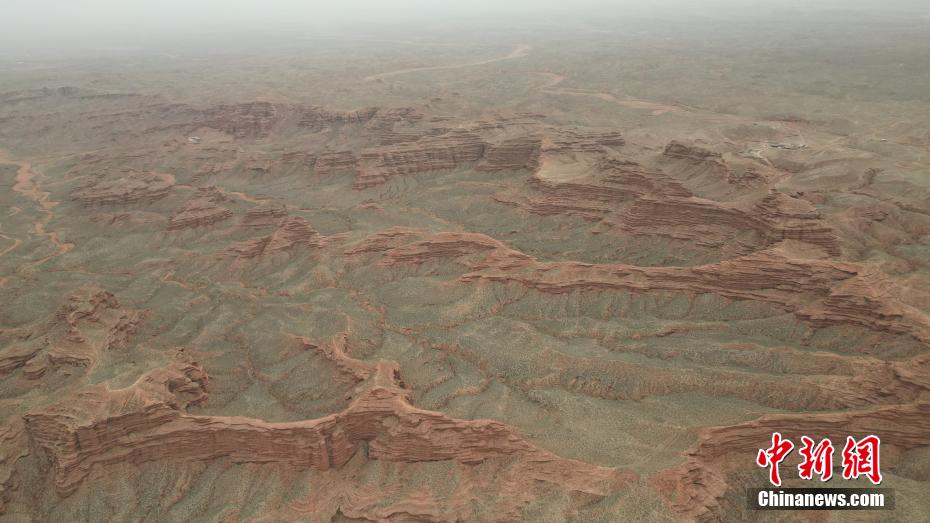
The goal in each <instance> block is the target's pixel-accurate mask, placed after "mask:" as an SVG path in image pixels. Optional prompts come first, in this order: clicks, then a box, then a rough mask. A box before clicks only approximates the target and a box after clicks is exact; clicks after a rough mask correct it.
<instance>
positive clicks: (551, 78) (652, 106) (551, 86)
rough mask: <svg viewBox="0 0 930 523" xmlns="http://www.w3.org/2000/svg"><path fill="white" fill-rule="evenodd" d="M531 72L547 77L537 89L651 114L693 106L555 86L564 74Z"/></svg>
mask: <svg viewBox="0 0 930 523" xmlns="http://www.w3.org/2000/svg"><path fill="white" fill-rule="evenodd" d="M533 74H535V75H538V76H542V77H543V78H547V79H548V81H547V82H546V83H545V84H543V85H542V86H540V88H539V90H540V91H542V92H544V93H548V94H555V95H570V96H590V97H593V98H598V99H600V100H603V101H605V102H611V103H615V104H618V105H622V106H624V107H629V108H630V109H647V110H650V111H652V114H653V115H660V114H665V113H673V112H681V111H691V110H693V108H691V107H687V106H685V105H680V104H674V105H673V104H663V103H659V102H652V101H649V100H640V99H637V98H618V97H616V96H614V95H612V94H610V93H603V92H598V91H588V90H586V89H573V88H567V87H559V88H556V86H557V85H559V84H560V83H562V82H563V81H564V80H565V76H563V75H560V74H557V73H550V72H534V73H533Z"/></svg>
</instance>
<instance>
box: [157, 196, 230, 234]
mask: <svg viewBox="0 0 930 523" xmlns="http://www.w3.org/2000/svg"><path fill="white" fill-rule="evenodd" d="M226 201H229V199H228V198H226V196H224V195H223V194H222V193H221V192H220V191H219V190H217V189H216V188H215V187H204V188H200V189H197V192H196V193H195V194H194V196H193V197H191V199H190V200H188V201H187V203H186V204H184V207H183V208H182V209H181V210H179V211H178V212H177V213H175V215H174V216H172V217H171V219H170V220H169V221H168V230H169V231H178V230H182V229H192V228H197V227H207V226H210V225H214V224H217V223H220V222H222V221H225V220H228V219H230V218H232V216H233V213H232V211H230V210H229V209H227V208H225V207H222V206H220V205H219V204H221V203H223V202H226Z"/></svg>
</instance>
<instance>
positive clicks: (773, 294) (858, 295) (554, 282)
mask: <svg viewBox="0 0 930 523" xmlns="http://www.w3.org/2000/svg"><path fill="white" fill-rule="evenodd" d="M785 247H786V246H784V245H777V246H776V247H775V248H773V249H770V250H766V251H759V252H756V253H753V254H750V255H746V256H743V257H740V258H736V259H733V260H727V261H724V262H720V263H716V264H710V265H703V266H697V267H637V266H631V265H622V264H591V263H579V262H539V261H536V260H535V259H533V258H532V257H530V256H527V255H525V254H523V253H520V252H518V251H515V250H514V249H511V248H509V247H507V246H506V245H504V244H503V243H501V242H500V241H498V240H495V239H493V238H491V237H488V236H486V235H483V234H474V233H439V234H436V235H433V236H430V237H428V238H425V239H423V240H420V241H416V242H413V243H410V244H407V245H402V246H399V247H395V248H392V249H389V250H388V251H387V252H386V253H385V255H384V258H383V259H382V261H381V262H380V263H381V264H382V265H393V264H422V263H427V262H430V261H436V260H441V259H449V258H454V259H459V260H462V261H464V262H465V263H466V265H467V266H468V267H469V268H470V269H471V270H472V271H471V272H467V273H465V274H463V275H462V277H461V279H462V281H465V282H475V281H481V280H485V281H496V282H517V283H520V284H522V285H526V286H528V287H532V288H534V289H537V290H540V291H543V292H547V293H570V292H575V291H583V292H584V291H586V292H590V291H603V290H609V289H622V290H625V291H630V292H638V293H645V292H650V291H656V290H661V291H672V292H683V293H690V294H701V293H711V294H716V295H719V296H723V297H726V298H731V299H738V300H753V301H759V302H764V303H769V304H773V305H777V306H780V307H784V308H785V309H786V310H788V311H792V312H794V313H796V314H797V315H798V317H800V318H803V319H808V320H811V321H812V322H814V323H817V324H819V325H830V324H837V323H840V324H842V323H851V324H856V325H860V326H863V327H866V328H869V329H873V330H878V331H889V332H895V333H907V334H909V335H911V336H914V337H915V338H917V339H919V340H922V341H925V342H926V341H930V323H928V322H927V321H926V319H925V318H924V317H923V316H922V315H920V314H918V313H916V311H915V312H914V313H911V314H906V311H908V310H909V309H910V308H909V307H908V306H907V305H905V304H902V303H899V302H897V301H896V300H895V299H894V298H893V297H891V296H888V295H881V294H879V293H877V292H875V291H874V289H873V288H870V286H869V285H868V284H866V283H864V282H866V281H868V280H869V279H871V278H875V277H876V276H875V275H874V274H873V273H870V272H869V271H868V270H867V269H865V268H863V267H862V266H858V265H856V264H852V263H843V262H833V261H826V260H797V259H792V258H790V257H788V256H786V255H785V254H784V248H785ZM811 299H814V300H816V301H814V302H811V301H810V300H811ZM826 311H830V312H826Z"/></svg>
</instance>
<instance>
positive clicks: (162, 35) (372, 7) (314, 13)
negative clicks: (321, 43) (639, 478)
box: [0, 0, 930, 54]
mask: <svg viewBox="0 0 930 523" xmlns="http://www.w3.org/2000/svg"><path fill="white" fill-rule="evenodd" d="M2 4H3V5H2V8H3V19H4V21H5V23H4V27H3V31H2V33H0V45H2V46H3V47H4V48H5V53H7V54H9V53H14V52H23V51H25V52H29V51H32V52H35V51H37V50H40V49H41V50H47V51H58V52H67V53H71V54H73V53H80V52H82V51H92V50H100V49H109V50H114V49H120V50H126V51H132V50H135V51H158V50H161V49H165V48H177V47H184V46H202V47H215V46H223V45H230V44H232V45H238V44H243V45H254V44H256V43H259V44H260V43H266V44H267V43H274V42H278V41H282V40H287V39H294V38H301V37H303V38H306V37H314V36H323V35H326V36H331V35H334V34H337V35H341V36H345V37H353V36H354V37H365V36H371V35H395V36H396V35H404V36H406V37H416V36H418V35H431V34H434V33H437V32H442V31H449V30H474V29H476V28H483V29H494V30H497V31H506V30H508V29H517V30H519V29H521V28H522V29H524V30H527V29H530V28H534V29H537V30H539V29H540V28H541V27H548V26H558V27H561V28H563V29H565V30H571V29H573V28H574V29H577V28H590V27H591V26H596V27H600V28H601V29H604V30H611V29H623V30H626V29H634V28H642V24H643V23H644V22H648V23H655V24H658V25H659V26H661V25H662V24H669V23H672V24H679V23H684V25H683V26H682V27H684V28H686V29H689V30H695V31H699V30H700V26H701V25H702V24H707V23H708V22H709V21H712V20H716V21H718V22H720V21H721V20H730V19H732V20H741V21H744V22H746V21H748V22H750V23H752V21H757V22H758V21H762V20H765V19H768V18H772V17H775V18H780V17H790V18H794V19H796V20H797V21H798V22H799V23H803V22H804V20H805V18H806V17H810V16H811V15H815V16H816V15H817V14H818V13H823V12H836V11H839V12H846V13H856V12H858V13H862V14H866V13H868V14H870V15H873V16H882V15H887V14H902V13H913V14H916V15H918V16H919V15H921V14H923V13H924V12H926V13H930V9H928V8H927V7H926V5H925V3H924V2H921V1H920V0H895V1H890V2H887V1H886V2H880V1H877V0H858V1H852V2H849V1H840V0H818V1H813V2H811V1H805V0H768V1H764V0H749V1H737V0H717V1H710V2H691V1H686V0H659V1H653V2H641V1H632V0H626V1H607V0H579V1H575V2H569V3H566V2H560V1H556V0H542V1H540V0H535V1H534V0H503V1H492V0H475V1H470V2H434V1H428V0H391V1H376V0H346V1H334V0H324V1H313V2H304V1H298V0H276V1H267V2H262V1H258V0H231V1H219V0H204V1H198V2H187V1H182V0H165V1H160V2H142V1H138V0H130V1H119V0H83V1H74V2H59V1H55V0H37V1H21V0H12V1H11V0H7V1H5V2H3V3H2ZM823 23H827V22H826V20H824V21H823ZM679 29H680V28H679ZM3 53H4V50H3V49H0V54H3Z"/></svg>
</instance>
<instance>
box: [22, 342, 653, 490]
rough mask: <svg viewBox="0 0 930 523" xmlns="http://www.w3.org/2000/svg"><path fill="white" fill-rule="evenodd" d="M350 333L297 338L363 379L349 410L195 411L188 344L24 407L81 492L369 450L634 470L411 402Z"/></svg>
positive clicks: (386, 366) (545, 470) (543, 472)
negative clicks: (145, 367)
mask: <svg viewBox="0 0 930 523" xmlns="http://www.w3.org/2000/svg"><path fill="white" fill-rule="evenodd" d="M346 339H347V336H346V335H345V334H343V335H340V336H337V337H336V338H334V339H331V340H328V341H326V342H323V343H313V342H311V341H310V340H308V339H306V338H298V340H299V341H300V342H301V343H302V344H303V345H304V347H306V349H307V350H315V351H319V353H320V354H321V355H322V356H323V357H325V358H327V359H329V360H331V361H333V362H334V363H335V364H336V365H337V366H338V367H339V368H340V369H342V371H344V372H345V373H347V374H348V375H349V376H351V378H352V380H353V381H355V382H356V383H357V386H356V389H355V391H354V392H353V399H352V401H351V403H350V404H349V406H348V408H346V409H345V410H343V411H342V412H339V413H336V414H333V415H330V416H326V417H323V418H319V419H312V420H306V421H300V422H288V423H269V422H266V421H263V420H260V419H254V418H245V417H223V416H197V415H192V414H189V413H187V412H186V410H187V409H188V408H189V407H191V406H195V405H198V404H201V403H203V402H204V401H206V399H207V397H208V396H207V390H208V383H209V378H208V376H207V374H206V372H205V371H204V369H203V368H202V367H201V366H200V365H198V364H197V363H196V362H194V361H191V359H190V357H188V356H186V355H185V354H184V353H183V352H179V353H177V354H176V355H175V356H174V361H173V362H172V363H171V364H170V365H169V366H168V367H166V368H164V369H160V370H156V371H153V372H150V373H148V374H146V375H144V376H142V377H141V378H139V379H138V380H137V381H136V382H135V383H134V384H132V385H131V386H129V387H126V388H123V389H116V390H111V389H110V388H109V387H108V386H107V385H106V384H101V385H95V386H88V387H86V388H84V389H82V390H80V391H78V392H76V393H75V394H73V395H72V396H70V397H68V398H67V399H65V400H63V401H61V402H59V403H57V404H54V405H51V406H48V407H45V408H42V409H39V410H36V411H33V412H29V413H28V414H27V415H26V416H25V420H26V430H27V432H28V434H29V436H30V437H31V438H32V440H33V441H34V442H35V443H36V444H37V445H38V446H39V447H41V448H43V449H44V450H45V451H47V452H48V453H49V455H50V456H51V457H52V460H53V462H54V464H55V484H56V486H57V488H58V490H59V492H60V493H61V494H62V495H68V494H71V493H73V492H74V491H75V490H76V489H78V488H79V486H80V484H81V482H82V481H83V480H84V479H85V478H86V477H87V476H88V475H90V474H92V473H93V472H94V471H96V470H100V469H103V468H104V467H106V466H107V465H112V464H115V463H135V464H138V463H144V462H148V461H156V460H181V461H189V460H212V459H216V458H221V457H225V458H228V459H230V460H232V461H234V462H240V463H280V464H286V465H290V466H295V467H311V468H314V469H317V470H321V471H325V470H329V469H332V468H339V467H342V466H343V465H345V464H346V463H347V462H348V461H349V460H350V459H352V457H353V456H354V455H356V454H357V453H358V452H360V449H361V448H362V447H364V448H365V449H366V456H367V458H368V459H376V460H385V461H393V462H405V463H417V462H425V461H447V460H448V461H454V462H458V463H461V464H465V465H468V464H477V463H480V462H483V461H486V460H493V459H505V458H506V459H513V460H517V462H519V464H520V470H521V471H522V473H523V474H525V475H526V476H527V477H528V478H533V479H534V480H537V481H543V482H546V483H549V484H551V485H552V486H553V487H555V488H559V489H565V490H568V491H578V492H582V493H586V494H590V495H594V496H605V495H607V494H608V493H609V492H611V491H614V490H616V489H617V488H620V487H621V486H623V485H627V484H629V483H630V482H632V481H634V479H635V475H633V474H632V473H628V472H622V471H618V470H615V469H611V468H606V467H599V466H594V465H589V464H586V463H582V462H579V461H574V460H568V459H563V458H559V457H558V456H555V455H554V454H552V453H550V452H548V451H546V450H543V449H541V448H539V447H537V446H535V445H534V444H532V443H530V442H529V441H528V440H526V439H525V438H524V437H523V436H521V435H520V434H518V433H517V432H516V431H515V430H514V429H512V428H511V427H508V426H507V425H505V424H503V423H500V422H496V421H490V420H475V421H466V420H460V419H455V418H451V417H449V416H446V415H444V414H442V413H439V412H433V411H428V410H423V409H419V408H417V407H415V406H414V405H412V403H411V400H410V392H409V391H408V390H407V389H405V388H404V384H403V381H402V380H401V379H400V372H399V369H398V366H397V364H396V363H393V362H378V363H366V362H363V361H360V360H357V359H354V358H352V357H351V356H349V354H348V350H347V348H346Z"/></svg>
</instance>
